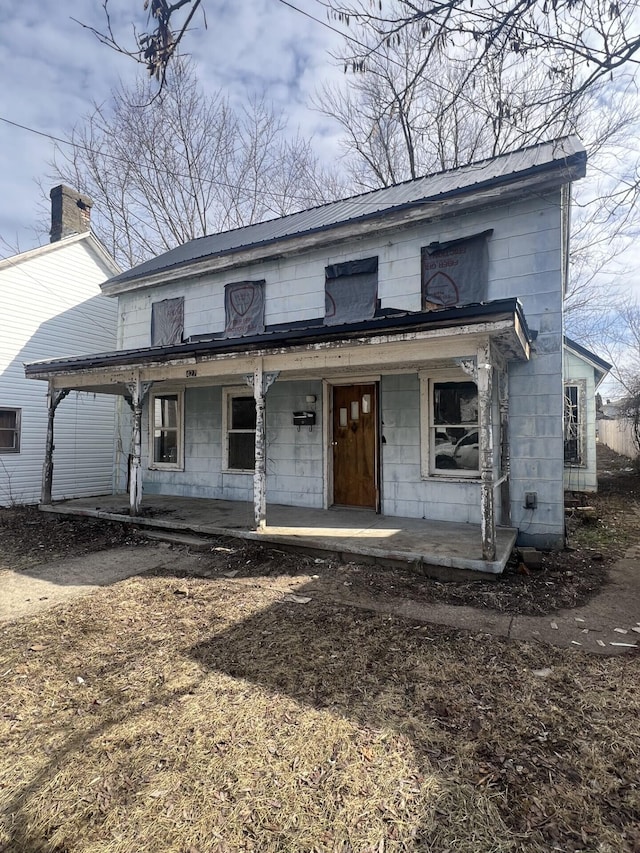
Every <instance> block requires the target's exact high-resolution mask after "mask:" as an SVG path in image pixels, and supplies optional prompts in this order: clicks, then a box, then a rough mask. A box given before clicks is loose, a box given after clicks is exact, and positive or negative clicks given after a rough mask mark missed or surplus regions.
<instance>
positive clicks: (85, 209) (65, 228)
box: [49, 184, 93, 243]
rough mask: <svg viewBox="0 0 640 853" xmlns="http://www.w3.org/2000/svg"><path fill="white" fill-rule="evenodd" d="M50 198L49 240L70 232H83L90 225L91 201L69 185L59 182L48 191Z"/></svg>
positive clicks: (70, 233) (68, 234) (65, 235)
mask: <svg viewBox="0 0 640 853" xmlns="http://www.w3.org/2000/svg"><path fill="white" fill-rule="evenodd" d="M49 197H50V198H51V231H50V232H49V233H50V235H51V242H52V243H56V242H57V241H58V240H62V239H63V238H64V237H70V236H71V235H72V234H84V232H85V231H88V230H89V228H90V226H91V208H92V207H93V202H92V201H91V199H90V198H89V196H87V195H82V194H81V193H79V192H77V191H76V190H72V189H71V188H70V187H65V186H64V184H60V186H58V187H54V188H53V189H52V190H51V192H50V193H49Z"/></svg>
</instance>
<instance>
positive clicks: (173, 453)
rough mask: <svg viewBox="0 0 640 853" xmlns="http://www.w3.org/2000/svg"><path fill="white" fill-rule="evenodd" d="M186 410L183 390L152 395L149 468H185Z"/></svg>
mask: <svg viewBox="0 0 640 853" xmlns="http://www.w3.org/2000/svg"><path fill="white" fill-rule="evenodd" d="M183 411H184V393H183V392H182V391H171V392H167V393H163V394H152V396H151V403H150V409H149V422H150V445H151V452H150V454H149V456H150V463H149V467H150V468H168V469H174V470H179V471H181V470H182V469H183V467H184V452H183V444H182V421H183Z"/></svg>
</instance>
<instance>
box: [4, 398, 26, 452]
mask: <svg viewBox="0 0 640 853" xmlns="http://www.w3.org/2000/svg"><path fill="white" fill-rule="evenodd" d="M0 412H11V414H13V415H15V416H16V421H15V426H14V427H13V429H12V430H7V432H9V431H11V432H13V433H14V434H15V438H16V446H15V447H0V453H1V454H3V455H4V454H5V453H6V454H15V453H20V452H21V451H20V448H21V445H22V409H21V408H19V407H17V406H2V407H1V408H0Z"/></svg>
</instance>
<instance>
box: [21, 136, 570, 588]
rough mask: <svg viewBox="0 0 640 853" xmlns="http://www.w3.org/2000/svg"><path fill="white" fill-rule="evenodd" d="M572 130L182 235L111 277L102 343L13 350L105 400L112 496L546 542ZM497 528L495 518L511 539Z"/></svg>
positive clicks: (555, 509)
mask: <svg viewBox="0 0 640 853" xmlns="http://www.w3.org/2000/svg"><path fill="white" fill-rule="evenodd" d="M585 168H586V153H585V150H584V148H583V147H582V145H581V144H580V142H579V140H577V139H576V138H574V137H569V138H563V139H559V140H556V141H553V142H549V143H544V144H539V145H536V146H533V147H529V148H524V149H522V150H519V151H516V152H513V153H510V154H506V155H503V156H500V157H496V158H493V159H490V160H484V161H481V162H477V163H473V164H471V165H469V166H465V167H462V168H458V169H454V170H450V171H446V172H443V173H440V174H435V175H432V176H428V177H425V178H420V179H417V180H413V181H408V182H406V183H403V184H399V185H397V186H393V187H388V188H385V189H380V190H376V191H374V192H370V193H366V194H363V195H359V196H355V197H353V198H348V199H344V200H341V201H337V202H333V203H330V204H326V205H324V206H321V207H318V208H314V209H312V210H306V211H303V212H300V213H296V214H292V215H290V216H285V217H282V218H280V219H275V220H272V221H269V222H263V223H261V224H257V225H252V226H248V227H245V228H239V229H236V230H233V231H228V232H224V233H220V234H213V235H211V236H207V237H203V238H201V239H198V240H194V241H192V242H190V243H187V244H186V245H184V246H180V247H178V248H176V249H174V250H172V251H170V252H167V253H166V254H163V255H161V256H160V257H158V258H154V259H153V260H151V261H148V262H147V263H144V264H142V265H140V266H138V267H136V268H134V269H132V270H129V271H127V272H124V273H122V274H120V275H116V276H114V277H113V278H111V279H109V280H108V281H107V282H105V284H104V285H103V286H102V289H103V292H104V293H105V294H107V295H109V296H112V297H114V298H117V300H118V313H119V323H120V328H119V338H118V340H119V349H118V350H116V351H113V352H106V353H102V354H98V355H92V356H84V357H82V356H81V357H77V358H70V359H59V360H56V361H52V362H49V363H47V364H31V365H29V366H28V367H27V374H28V375H29V376H30V377H33V378H39V379H46V380H48V381H49V383H50V386H51V388H52V391H53V392H57V391H60V390H62V389H68V388H73V389H78V390H91V391H94V392H96V393H99V394H119V395H123V396H124V397H125V398H126V399H127V400H128V402H129V404H130V407H131V411H132V441H131V460H130V475H129V478H128V479H129V483H128V488H129V501H130V508H131V512H132V513H133V514H135V513H137V512H138V511H139V509H140V506H141V501H142V494H143V490H144V495H145V497H146V496H152V495H174V496H181V497H194V498H197V497H199V498H208V499H219V500H237V501H251V502H252V505H253V509H254V523H255V526H256V528H258V529H260V528H262V527H264V525H265V523H266V522H267V519H268V513H269V506H270V505H272V504H278V505H287V506H291V507H312V508H317V509H318V510H328V509H329V508H331V507H334V506H346V507H359V508H363V509H365V510H368V511H370V512H371V513H381V514H383V515H385V516H393V517H398V518H403V517H404V518H412V519H426V520H429V521H450V522H458V523H461V524H472V525H478V527H479V530H480V531H481V536H479V537H478V559H479V561H480V562H479V564H478V567H479V568H488V569H489V570H491V571H499V570H501V568H502V567H503V566H504V560H502V562H501V563H500V564H497V563H496V561H495V556H496V530H497V528H499V527H500V526H505V527H508V528H511V529H513V530H514V531H517V536H518V541H519V542H520V543H522V544H533V545H537V546H540V547H543V548H549V547H557V546H562V544H563V541H564V507H563V470H564V433H563V408H564V393H563V293H564V289H565V285H566V277H567V266H568V240H569V227H568V225H569V215H570V210H569V206H570V187H571V183H572V181H574V180H575V179H578V178H580V177H582V176H583V175H584V173H585ZM515 535H516V533H515V532H514V538H515Z"/></svg>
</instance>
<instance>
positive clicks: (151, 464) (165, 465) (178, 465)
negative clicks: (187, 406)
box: [147, 388, 184, 471]
mask: <svg viewBox="0 0 640 853" xmlns="http://www.w3.org/2000/svg"><path fill="white" fill-rule="evenodd" d="M174 395H175V396H176V397H177V398H178V401H177V402H178V405H177V415H178V423H177V427H176V432H177V435H176V438H177V445H178V452H177V457H178V458H177V460H176V461H175V462H157V461H156V460H155V459H154V453H155V446H156V445H155V401H156V399H157V398H158V397H168V396H174ZM148 411H149V453H148V465H147V467H148V468H149V470H150V471H184V388H162V389H160V388H158V389H156V390H155V391H154V390H152V391H151V392H150V393H149V409H148Z"/></svg>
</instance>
